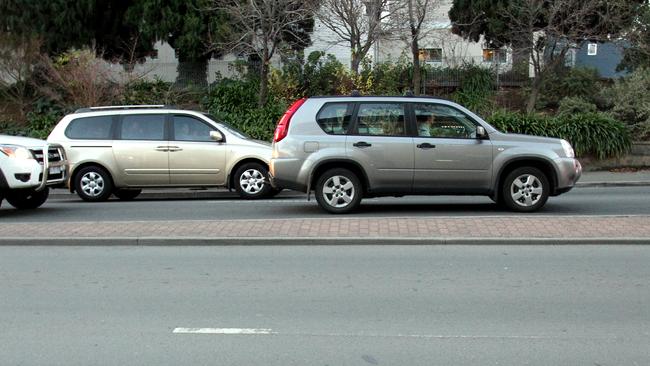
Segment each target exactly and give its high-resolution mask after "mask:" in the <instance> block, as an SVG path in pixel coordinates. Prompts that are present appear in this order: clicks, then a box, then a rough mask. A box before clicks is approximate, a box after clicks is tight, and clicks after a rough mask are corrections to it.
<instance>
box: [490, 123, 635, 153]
mask: <svg viewBox="0 0 650 366" xmlns="http://www.w3.org/2000/svg"><path fill="white" fill-rule="evenodd" d="M488 121H489V122H490V124H492V125H493V126H494V127H496V128H497V129H499V130H501V131H504V132H507V133H521V134H526V135H537V136H548V137H558V138H563V139H565V140H567V141H569V142H571V144H572V145H573V147H574V149H575V151H576V155H577V156H580V157H582V156H587V155H593V156H595V157H597V158H599V159H604V158H608V157H615V156H620V155H623V154H625V153H626V152H628V151H629V149H630V146H631V142H630V135H629V132H628V131H627V129H626V128H625V126H624V125H623V124H622V123H621V122H619V121H617V120H615V119H614V118H612V117H610V116H608V115H607V114H604V113H581V114H574V115H567V116H562V117H549V116H545V115H541V114H532V115H525V114H521V113H509V112H499V113H495V114H494V115H492V116H491V117H490V118H489V119H488Z"/></svg>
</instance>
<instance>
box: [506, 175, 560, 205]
mask: <svg viewBox="0 0 650 366" xmlns="http://www.w3.org/2000/svg"><path fill="white" fill-rule="evenodd" d="M549 190H550V184H549V183H548V178H547V177H546V175H545V174H544V173H543V172H542V171H541V170H539V169H537V168H533V167H522V168H517V169H515V170H513V171H512V172H510V174H508V175H507V176H506V179H505V180H504V182H503V187H502V192H501V193H502V196H501V197H502V199H503V203H505V205H506V206H507V207H508V208H510V209H511V210H513V211H518V212H533V211H537V210H539V209H540V208H541V207H542V206H544V204H545V203H546V200H548V195H549Z"/></svg>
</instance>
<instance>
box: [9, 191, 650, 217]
mask: <svg viewBox="0 0 650 366" xmlns="http://www.w3.org/2000/svg"><path fill="white" fill-rule="evenodd" d="M154 192H155V191H154ZM649 214H650V187H607V188H576V189H574V190H573V191H571V192H569V193H566V194H564V195H561V196H558V197H551V198H550V199H549V201H548V203H547V205H546V206H545V208H544V209H543V210H541V211H539V212H538V213H536V215H551V216H558V215H649ZM356 215H358V216H366V217H387V216H476V215H480V216H494V215H496V216H498V215H512V213H511V212H508V211H506V210H504V209H501V208H499V207H498V206H497V205H495V204H494V203H493V202H492V201H491V200H490V199H489V198H487V197H448V196H444V197H429V196H427V197H418V196H410V197H402V198H394V197H386V198H377V199H368V200H364V201H363V202H362V206H361V209H360V211H359V212H358V213H357V214H356ZM327 216H329V215H327V214H325V213H324V212H323V211H322V210H320V208H319V207H318V205H317V204H316V201H315V199H314V198H313V196H312V200H311V201H310V202H308V201H307V200H306V196H305V195H304V194H296V193H291V192H286V193H284V192H283V193H282V194H281V195H280V196H279V197H277V198H274V199H269V200H260V201H245V200H240V199H238V198H237V196H236V195H235V194H228V193H225V194H224V193H216V194H213V195H209V194H208V195H207V198H199V199H188V198H184V199H173V198H139V199H136V200H135V201H131V202H124V201H119V200H116V199H114V200H110V201H108V202H103V203H87V202H83V201H81V199H79V198H78V197H77V196H76V195H67V196H66V195H60V194H59V195H54V196H53V197H52V198H51V199H50V200H48V201H47V202H46V203H45V205H44V206H43V207H41V208H39V209H37V210H33V211H18V210H14V209H13V208H11V207H10V206H9V204H7V203H6V202H4V203H3V204H2V207H1V208H0V220H2V221H3V222H38V221H46V222H56V221H104V220H108V221H134V220H174V219H184V220H220V219H268V218H305V217H307V218H309V217H327Z"/></svg>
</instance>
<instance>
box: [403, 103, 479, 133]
mask: <svg viewBox="0 0 650 366" xmlns="http://www.w3.org/2000/svg"><path fill="white" fill-rule="evenodd" d="M413 112H414V115H415V122H416V125H417V133H418V136H419V137H437V138H456V139H474V138H476V123H475V122H474V121H473V120H471V119H470V118H469V117H467V116H466V115H465V114H464V113H463V112H461V111H459V110H457V109H455V108H452V107H449V106H446V105H443V104H424V103H416V104H413Z"/></svg>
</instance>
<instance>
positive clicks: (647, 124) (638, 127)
mask: <svg viewBox="0 0 650 366" xmlns="http://www.w3.org/2000/svg"><path fill="white" fill-rule="evenodd" d="M649 90H650V69H646V68H640V69H637V70H636V71H635V72H634V73H632V74H630V75H629V76H627V77H625V78H624V79H620V80H617V81H616V82H615V83H614V85H613V86H611V87H610V88H607V89H605V90H604V91H603V97H604V99H605V100H609V101H610V102H611V105H609V107H611V113H612V115H613V116H614V118H616V119H618V120H620V121H622V122H623V123H625V125H626V126H627V127H628V128H629V129H630V131H631V133H632V135H633V136H634V138H635V139H636V140H648V139H650V93H649V92H648V91H649Z"/></svg>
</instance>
